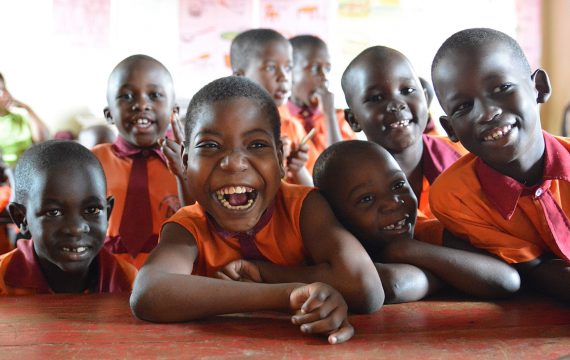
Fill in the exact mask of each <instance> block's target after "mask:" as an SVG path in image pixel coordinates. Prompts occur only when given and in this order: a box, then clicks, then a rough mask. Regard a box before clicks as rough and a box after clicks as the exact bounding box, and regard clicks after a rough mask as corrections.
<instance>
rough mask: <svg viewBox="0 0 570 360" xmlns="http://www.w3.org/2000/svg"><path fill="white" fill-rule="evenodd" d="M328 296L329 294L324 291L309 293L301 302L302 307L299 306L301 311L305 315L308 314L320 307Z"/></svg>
mask: <svg viewBox="0 0 570 360" xmlns="http://www.w3.org/2000/svg"><path fill="white" fill-rule="evenodd" d="M329 296H330V292H329V291H328V290H326V289H320V290H319V291H310V292H309V296H308V297H307V299H306V300H305V301H304V302H303V305H302V306H301V310H302V311H303V312H304V313H305V314H308V313H310V312H311V311H313V310H315V309H317V308H319V307H320V306H322V305H323V303H324V302H325V301H327V299H328V298H329Z"/></svg>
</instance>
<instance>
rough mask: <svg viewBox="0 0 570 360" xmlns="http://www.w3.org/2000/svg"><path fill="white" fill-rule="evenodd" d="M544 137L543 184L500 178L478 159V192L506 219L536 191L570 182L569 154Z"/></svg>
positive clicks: (558, 144) (551, 138)
mask: <svg viewBox="0 0 570 360" xmlns="http://www.w3.org/2000/svg"><path fill="white" fill-rule="evenodd" d="M543 135H544V144H545V150H544V175H543V178H542V180H543V181H542V183H541V184H538V185H535V186H525V185H524V184H521V183H520V182H518V181H517V180H515V179H513V178H511V177H509V176H506V175H503V174H501V173H500V172H498V171H496V170H494V169H493V168H491V167H490V166H488V165H487V164H485V163H484V162H483V160H481V158H477V160H476V163H475V172H476V174H477V178H478V179H479V183H480V184H481V190H482V191H483V193H484V194H485V196H486V197H487V199H489V201H490V202H491V203H492V204H493V205H494V206H495V208H496V209H497V210H498V211H499V212H500V213H501V215H502V216H503V217H504V218H505V219H507V220H508V219H510V218H511V216H513V214H514V212H515V209H516V207H517V204H518V201H519V198H520V197H521V195H522V196H525V195H530V194H534V193H535V191H536V190H538V189H539V188H540V189H542V190H545V188H546V189H547V188H548V187H549V185H550V182H551V180H564V181H567V182H570V153H569V151H568V150H567V149H566V148H565V147H564V146H563V145H562V144H560V143H559V142H558V141H557V140H556V138H555V137H554V136H552V135H550V134H548V133H546V132H543Z"/></svg>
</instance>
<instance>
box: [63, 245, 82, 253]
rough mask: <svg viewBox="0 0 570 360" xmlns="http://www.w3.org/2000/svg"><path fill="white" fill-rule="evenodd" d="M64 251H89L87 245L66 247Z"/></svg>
mask: <svg viewBox="0 0 570 360" xmlns="http://www.w3.org/2000/svg"><path fill="white" fill-rule="evenodd" d="M63 251H67V252H74V253H82V252H84V251H87V247H86V246H80V247H77V248H68V247H64V248H63Z"/></svg>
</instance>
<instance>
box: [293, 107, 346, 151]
mask: <svg viewBox="0 0 570 360" xmlns="http://www.w3.org/2000/svg"><path fill="white" fill-rule="evenodd" d="M287 108H288V110H289V113H290V114H291V115H293V116H294V118H295V119H297V120H298V121H299V122H300V123H301V124H302V125H303V128H304V129H305V132H307V133H308V132H309V131H311V129H313V128H314V129H315V131H316V133H315V136H313V139H312V142H313V144H314V145H315V149H316V150H317V152H318V153H319V154H320V153H322V152H323V151H325V149H326V148H327V147H328V146H327V136H328V128H327V120H326V119H325V114H324V113H323V112H322V111H321V109H319V108H318V107H317V108H315V109H308V108H300V107H299V106H297V105H296V104H295V103H294V102H292V101H288V102H287ZM335 115H336V120H337V122H338V128H339V130H340V135H341V136H342V139H343V140H355V139H356V134H355V133H354V131H353V130H352V128H351V127H350V125H349V124H348V122H347V121H346V120H345V119H344V110H341V109H336V110H335Z"/></svg>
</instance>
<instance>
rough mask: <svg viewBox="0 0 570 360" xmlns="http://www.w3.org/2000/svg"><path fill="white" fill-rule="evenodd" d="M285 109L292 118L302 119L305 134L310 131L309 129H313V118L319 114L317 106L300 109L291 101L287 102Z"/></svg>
mask: <svg viewBox="0 0 570 360" xmlns="http://www.w3.org/2000/svg"><path fill="white" fill-rule="evenodd" d="M287 108H288V109H289V112H290V113H291V114H292V115H293V116H298V117H300V118H301V119H303V127H304V128H305V131H306V132H309V131H311V129H312V128H314V127H315V118H316V117H317V116H319V114H320V113H321V110H320V109H319V107H318V106H317V107H315V108H310V107H307V106H303V107H300V106H298V105H297V104H295V103H294V102H293V101H292V100H289V101H287Z"/></svg>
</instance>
